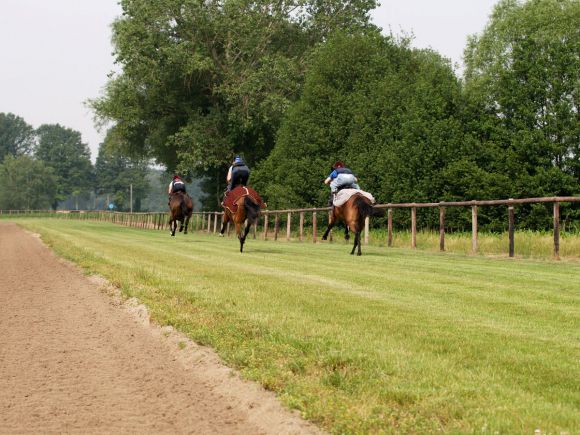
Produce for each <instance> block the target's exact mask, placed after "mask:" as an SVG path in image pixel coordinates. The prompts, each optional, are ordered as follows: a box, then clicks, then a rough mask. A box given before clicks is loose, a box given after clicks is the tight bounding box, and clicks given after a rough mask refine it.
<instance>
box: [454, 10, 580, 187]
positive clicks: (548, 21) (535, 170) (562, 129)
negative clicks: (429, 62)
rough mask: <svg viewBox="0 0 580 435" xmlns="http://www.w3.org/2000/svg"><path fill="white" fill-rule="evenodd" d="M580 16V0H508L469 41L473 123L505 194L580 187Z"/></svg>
mask: <svg viewBox="0 0 580 435" xmlns="http://www.w3.org/2000/svg"><path fill="white" fill-rule="evenodd" d="M578 23H580V2H578V1H577V0H530V1H525V2H521V1H515V0H502V1H500V2H499V3H498V4H497V5H496V6H495V8H494V11H493V14H492V16H491V18H490V21H489V23H488V24H487V26H486V28H485V30H484V31H483V32H482V33H481V34H480V35H475V36H472V37H471V38H470V40H469V43H468V46H467V49H466V50H465V60H466V70H465V82H466V91H467V95H468V97H469V98H470V100H471V102H472V108H471V112H470V117H471V118H472V119H478V122H477V124H472V127H473V131H474V132H475V134H476V135H477V136H479V137H480V138H481V140H482V142H483V143H485V145H486V147H487V148H488V149H489V150H491V154H492V158H491V159H490V161H489V162H488V164H489V165H490V166H489V169H490V171H492V172H496V173H498V174H499V175H501V176H503V177H504V178H505V181H504V183H503V187H504V189H505V191H504V194H505V195H509V196H512V197H518V196H546V195H558V194H562V195H565V194H572V193H578V192H580V184H579V180H580V122H579V121H580V118H579V112H578V109H579V106H580V97H579V96H580V30H579V29H580V27H579V24H578ZM493 157H495V158H493Z"/></svg>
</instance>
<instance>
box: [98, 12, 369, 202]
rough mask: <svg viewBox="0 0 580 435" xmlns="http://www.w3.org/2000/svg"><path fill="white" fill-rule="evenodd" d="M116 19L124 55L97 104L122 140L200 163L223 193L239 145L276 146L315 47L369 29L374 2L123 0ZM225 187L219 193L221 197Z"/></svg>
mask: <svg viewBox="0 0 580 435" xmlns="http://www.w3.org/2000/svg"><path fill="white" fill-rule="evenodd" d="M121 5H122V7H123V16H122V17H121V18H120V19H119V20H117V21H116V22H115V23H114V25H113V34H114V36H113V41H114V45H115V54H116V58H117V62H118V63H119V64H121V65H122V66H123V73H122V74H120V75H117V76H115V77H113V78H112V79H111V81H110V82H109V84H108V85H107V87H106V90H105V94H104V96H103V97H101V98H99V99H96V100H93V101H92V103H91V104H92V107H93V108H94V110H95V113H96V114H97V116H98V117H99V118H100V119H101V120H105V121H109V120H112V121H113V122H115V124H116V127H117V129H118V134H119V136H120V137H122V138H123V141H122V144H123V146H126V147H127V149H128V150H129V151H130V152H132V153H135V154H137V155H141V156H146V157H152V158H155V159H156V160H157V162H158V163H162V164H164V165H165V166H166V167H167V169H168V170H169V171H173V170H174V169H175V168H178V169H179V170H180V171H181V172H182V173H183V172H190V171H192V170H195V171H196V172H197V173H198V174H203V175H204V176H206V178H208V177H209V179H210V180H214V181H213V185H211V186H208V188H210V189H211V192H212V194H214V192H220V193H221V191H222V188H221V187H223V184H222V186H220V183H223V181H222V180H223V178H224V176H225V171H226V169H227V164H228V163H229V161H230V160H231V158H232V157H233V155H234V152H235V153H242V154H243V155H244V157H245V158H246V160H247V161H248V163H250V164H254V163H255V162H257V161H260V160H261V159H263V158H265V157H266V156H267V155H268V154H269V152H270V150H271V149H272V147H273V145H274V141H275V137H276V132H277V130H278V128H279V125H280V123H281V120H282V119H283V117H284V115H285V113H286V109H287V108H288V107H289V106H290V104H292V102H293V101H295V100H296V99H297V97H298V96H299V94H300V88H301V83H302V78H303V72H304V61H305V59H306V57H307V55H308V53H309V51H310V49H311V48H312V47H313V46H315V45H316V44H318V43H319V42H321V41H323V40H324V39H325V38H326V37H328V35H329V34H330V33H331V32H332V31H334V30H336V29H337V28H349V29H359V30H360V29H361V28H362V29H364V28H367V27H372V26H371V25H370V24H368V19H369V18H368V11H369V10H370V9H372V8H373V7H374V6H375V5H376V2H375V0H320V1H310V2H303V1H294V0H284V1H280V2H276V3H272V2H270V1H258V2H256V1H252V2H250V1H233V0H227V1H225V2H215V1H208V2H198V1H193V0H163V1H156V2H150V1H148V0H124V1H122V2H121ZM217 200H218V195H216V197H215V201H216V203H217Z"/></svg>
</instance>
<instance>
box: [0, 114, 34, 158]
mask: <svg viewBox="0 0 580 435" xmlns="http://www.w3.org/2000/svg"><path fill="white" fill-rule="evenodd" d="M33 146H34V129H33V128H32V126H30V125H28V124H27V123H26V121H24V119H22V118H21V117H19V116H16V115H14V114H12V113H0V163H1V162H2V161H3V160H4V159H5V158H6V156H8V155H11V156H21V155H24V154H28V153H29V152H30V151H31V150H32V147H33Z"/></svg>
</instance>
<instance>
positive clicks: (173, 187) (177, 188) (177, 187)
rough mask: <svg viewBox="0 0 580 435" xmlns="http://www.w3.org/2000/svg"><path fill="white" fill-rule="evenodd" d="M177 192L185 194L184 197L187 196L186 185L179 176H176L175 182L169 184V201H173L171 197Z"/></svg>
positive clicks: (174, 177)
mask: <svg viewBox="0 0 580 435" xmlns="http://www.w3.org/2000/svg"><path fill="white" fill-rule="evenodd" d="M177 192H183V194H184V195H186V194H187V192H186V191H185V183H184V182H183V181H182V180H181V178H180V177H179V175H174V176H173V180H171V183H169V189H167V193H168V194H169V199H170V200H171V195H172V194H173V193H177Z"/></svg>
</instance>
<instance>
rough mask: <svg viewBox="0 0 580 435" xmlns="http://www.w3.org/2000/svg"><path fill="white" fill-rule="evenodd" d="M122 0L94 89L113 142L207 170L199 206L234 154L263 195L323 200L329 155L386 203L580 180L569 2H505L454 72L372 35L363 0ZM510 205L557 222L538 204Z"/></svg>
mask: <svg viewBox="0 0 580 435" xmlns="http://www.w3.org/2000/svg"><path fill="white" fill-rule="evenodd" d="M120 4H121V6H122V8H123V14H122V16H121V17H120V18H119V19H118V20H116V21H115V22H114V23H113V25H112V28H113V44H114V55H115V57H116V61H117V63H118V64H119V65H120V66H122V72H120V73H117V74H114V75H113V76H112V77H111V78H110V80H109V82H108V85H107V86H106V88H105V90H104V92H103V94H102V95H101V96H100V97H98V98H96V99H94V100H92V101H91V102H90V104H91V106H92V108H93V109H94V111H95V113H96V115H97V117H98V118H99V119H100V120H101V121H102V122H113V124H114V127H113V131H114V134H115V137H116V138H117V140H116V143H115V144H116V145H115V146H116V147H117V148H118V149H120V150H124V152H128V153H132V154H134V155H138V156H146V157H149V158H152V159H155V160H156V161H157V162H158V163H160V164H164V165H166V166H167V168H168V169H169V170H177V171H180V172H181V173H186V174H191V175H192V176H194V177H196V178H202V179H203V190H204V193H205V195H206V196H205V198H204V208H205V209H216V208H217V207H219V202H220V199H221V194H222V192H223V189H224V187H225V174H226V171H227V168H228V166H229V164H230V162H231V159H232V157H233V156H234V155H235V154H242V155H243V156H244V158H245V159H246V161H247V162H248V163H249V165H250V167H251V169H252V175H251V177H250V183H251V184H252V185H253V186H254V187H255V188H256V189H257V190H258V191H259V192H260V194H261V195H262V196H263V197H264V198H265V200H266V201H267V202H268V205H269V207H270V208H278V207H306V206H322V205H325V204H326V202H327V199H328V188H327V186H325V185H323V184H322V180H323V179H324V178H325V177H326V176H327V175H328V173H329V171H330V166H331V165H332V163H333V162H334V161H336V160H341V161H344V162H345V163H346V165H347V166H349V167H350V168H351V169H352V170H353V171H354V172H355V173H356V174H357V176H358V178H359V181H360V183H359V184H360V185H361V187H362V188H363V189H364V190H367V191H369V192H371V193H372V194H373V195H374V196H375V197H376V198H377V200H378V201H379V202H411V201H429V202H436V201H445V200H458V199H462V200H470V199H502V198H521V197H536V196H538V197H539V196H552V195H562V196H569V195H578V194H579V193H580V181H579V180H580V152H579V151H580V127H579V125H580V123H579V122H578V121H579V115H578V106H579V93H578V87H579V83H580V77H579V71H580V34H579V30H578V23H579V22H580V2H578V1H576V0H529V1H516V0H500V1H499V2H498V3H497V5H496V6H495V8H494V9H493V12H492V14H491V16H490V17H489V21H488V23H487V26H486V27H485V29H484V30H483V31H482V32H481V33H480V34H477V35H473V36H471V37H470V38H469V40H468V41H467V45H466V48H465V56H464V57H465V69H464V73H463V77H458V76H457V75H456V73H455V71H454V69H453V67H452V65H451V64H450V61H449V60H448V59H445V58H443V57H442V56H441V55H439V54H438V53H437V52H435V51H433V50H425V49H422V50H419V49H414V48H412V47H411V41H410V40H409V39H408V38H405V37H397V36H396V35H392V34H391V35H383V34H381V31H380V29H378V28H377V27H376V26H374V25H373V24H372V23H371V22H370V21H369V20H370V18H369V12H370V11H371V10H372V9H373V8H375V7H376V2H375V1H371V0H368V1H365V0H358V1H347V0H322V1H320V0H317V1H309V0H306V1H300V2H296V1H294V0H282V1H280V2H276V3H272V2H268V1H251V2H249V1H244V2H233V1H225V2H214V1H209V2H203V3H199V2H197V1H190V0H163V1H156V2H150V1H146V0H122V1H121V2H120ZM454 213H455V212H454ZM462 213H463V212H462V211H457V212H456V215H454V216H453V215H452V216H450V219H451V220H450V222H456V223H457V224H458V225H459V226H460V225H461V222H464V223H465V222H468V215H463V214H462ZM577 214H578V210H576V209H574V207H564V210H563V216H564V219H569V218H573V217H576V216H577ZM504 215H505V210H500V208H496V209H491V208H490V209H486V210H482V212H481V215H480V216H481V217H480V220H481V224H482V225H484V226H485V225H487V226H488V228H490V229H501V228H502V225H503V223H501V222H503V221H505V216H504ZM518 217H519V222H520V224H521V225H523V226H528V227H535V228H542V227H548V226H549V225H550V222H551V220H550V219H551V217H550V210H549V209H548V208H547V207H545V206H541V205H540V206H536V205H532V206H525V207H521V208H520V209H519V216H518ZM426 219H427V218H426ZM429 219H431V218H429ZM427 220H428V219H427Z"/></svg>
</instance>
